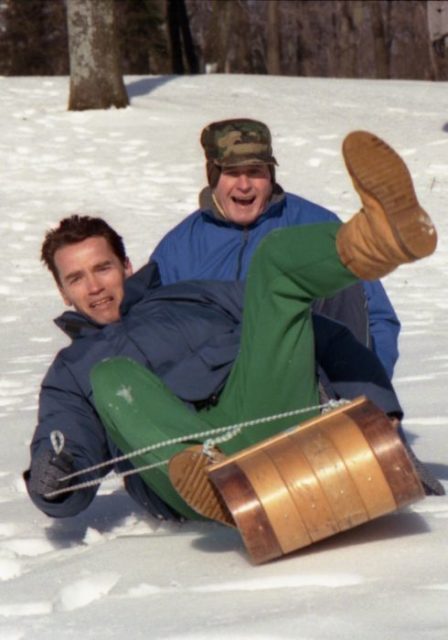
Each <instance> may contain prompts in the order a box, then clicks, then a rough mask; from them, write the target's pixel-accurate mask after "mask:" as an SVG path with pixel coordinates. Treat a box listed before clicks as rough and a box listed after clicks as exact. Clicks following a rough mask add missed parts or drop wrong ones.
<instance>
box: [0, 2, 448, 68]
mask: <svg viewBox="0 0 448 640" xmlns="http://www.w3.org/2000/svg"><path fill="white" fill-rule="evenodd" d="M93 1H98V0H93ZM447 4H448V3H446V2H425V1H424V0H329V1H328V0H307V1H305V2H303V1H301V0H115V12H116V24H117V26H118V30H117V32H118V33H117V37H118V39H119V43H118V45H119V49H120V55H121V66H122V69H123V73H125V74H169V73H176V74H182V73H198V72H199V73H203V72H211V71H214V72H221V73H261V74H268V73H269V74H278V75H292V76H323V77H326V76H331V77H354V78H403V79H422V80H447V79H448V50H446V47H445V44H446V42H447V39H448V38H446V37H444V36H443V37H442V38H439V39H438V40H437V41H434V33H432V32H431V19H430V18H431V16H429V15H428V14H429V13H430V12H432V13H433V22H434V16H435V17H436V19H438V18H439V16H440V15H441V12H443V11H444V12H445V14H444V15H445V17H446V12H447V11H448V9H447V8H446V5H447ZM437 12H438V13H437ZM432 31H434V29H433V30H432ZM0 33H1V38H0V74H2V75H67V74H69V55H68V43H67V40H68V39H67V25H66V3H65V0H3V1H2V2H0ZM442 35H443V34H442ZM447 35H448V34H447Z"/></svg>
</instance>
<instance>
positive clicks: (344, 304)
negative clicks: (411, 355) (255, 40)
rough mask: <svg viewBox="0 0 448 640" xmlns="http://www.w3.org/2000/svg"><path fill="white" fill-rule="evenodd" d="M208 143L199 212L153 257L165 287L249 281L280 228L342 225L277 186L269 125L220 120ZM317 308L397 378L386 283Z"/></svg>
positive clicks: (395, 328) (394, 323)
mask: <svg viewBox="0 0 448 640" xmlns="http://www.w3.org/2000/svg"><path fill="white" fill-rule="evenodd" d="M201 145H202V147H203V149H204V152H205V158H206V173H207V179H208V187H206V188H205V189H203V191H202V192H201V194H200V197H199V209H198V210H197V211H195V212H194V213H192V214H191V215H189V216H188V217H187V218H185V220H183V221H182V222H181V223H180V224H178V225H177V226H176V227H175V228H174V229H172V230H171V231H170V232H168V234H167V235H166V236H165V237H164V238H163V239H162V240H161V241H160V243H159V244H158V246H157V247H156V249H155V251H154V252H153V254H152V256H151V259H152V260H155V261H156V262H157V264H158V266H159V270H160V277H161V280H162V284H172V283H174V282H178V281H180V280H196V279H198V280H240V279H244V278H246V276H247V273H248V269H249V265H250V262H251V260H252V256H253V255H254V252H255V250H256V248H257V246H258V244H259V243H260V241H261V240H262V239H263V238H265V237H266V235H267V234H268V233H270V232H271V231H272V230H273V229H282V228H285V227H290V226H297V225H308V224H319V223H321V222H335V221H337V220H338V218H337V217H336V216H335V214H334V213H332V212H331V211H328V210H327V209H324V208H323V207H321V206H319V205H317V204H315V203H314V202H310V201H308V200H305V199H304V198H302V197H300V196H297V195H294V194H292V193H285V192H284V191H283V189H282V188H281V186H280V185H279V184H278V183H277V182H276V176H275V168H276V165H277V161H276V159H275V157H274V155H273V149H272V141H271V133H270V131H269V129H268V127H267V126H266V125H265V124H264V123H263V122H259V121H257V120H251V119H249V118H234V119H231V120H223V121H219V122H213V123H211V124H209V125H208V126H206V127H205V128H204V129H203V131H202V134H201ZM313 309H314V310H315V311H316V312H317V313H319V314H323V315H326V316H328V317H330V318H333V319H335V320H337V321H339V322H342V323H343V324H345V325H346V326H347V327H348V328H349V329H350V330H351V331H352V333H353V334H354V335H355V336H356V338H357V339H358V340H359V341H360V342H362V343H363V344H365V345H366V346H368V347H370V348H372V349H373V351H374V352H375V353H376V354H377V356H378V357H379V359H380V360H381V362H382V364H383V366H384V368H385V369H386V372H387V373H388V375H389V377H390V378H391V379H392V374H393V370H394V366H395V363H396V361H397V359H398V334H399V331H400V323H399V321H398V318H397V315H396V313H395V311H394V309H393V307H392V305H391V303H390V301H389V299H388V297H387V294H386V292H385V290H384V288H383V286H382V284H381V283H380V282H379V281H366V280H365V279H364V281H363V282H359V283H356V284H354V285H352V286H351V287H349V288H347V289H344V290H343V291H342V292H339V293H337V294H336V296H335V297H331V298H330V299H320V300H316V301H314V303H313Z"/></svg>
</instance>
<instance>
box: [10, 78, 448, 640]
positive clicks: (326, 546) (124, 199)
mask: <svg viewBox="0 0 448 640" xmlns="http://www.w3.org/2000/svg"><path fill="white" fill-rule="evenodd" d="M127 86H128V90H129V94H130V96H131V97H132V104H131V107H130V108H128V109H126V110H121V111H116V110H111V111H108V112H103V111H98V112H84V113H68V112H67V111H66V104H67V95H68V81H67V78H20V79H19V78H0V97H1V99H0V116H1V117H0V167H1V179H0V233H1V247H2V253H1V255H2V269H1V273H0V330H1V370H0V429H1V431H0V437H1V443H2V445H1V448H0V513H1V517H0V639H1V640H42V639H47V638H48V639H50V638H57V639H58V640H69V639H72V638H76V639H78V638H80V637H82V638H95V640H102V639H106V638H107V639H108V640H115V639H117V640H118V639H120V640H121V639H122V638H123V637H127V638H129V639H130V640H131V639H132V640H139V639H140V638H142V639H143V638H145V639H147V638H152V639H159V638H160V639H161V638H164V639H165V638H166V639H168V638H169V639H170V640H174V639H175V638H182V639H183V640H199V639H202V638H207V639H208V640H217V639H222V638H230V637H232V638H234V639H235V640H248V639H252V638H257V639H260V640H261V639H270V640H276V639H280V638H282V639H284V638H294V639H300V640H327V639H328V640H339V639H345V638H350V639H353V638H361V637H362V638H363V639H366V640H377V639H379V638H381V640H388V639H391V640H392V639H394V640H397V639H398V640H404V639H406V640H417V639H418V640H422V639H425V640H426V639H428V640H437V639H439V638H440V639H441V638H446V637H447V632H448V552H447V534H448V498H428V499H426V500H424V501H422V502H419V503H417V504H416V505H414V506H413V507H411V508H409V509H407V510H405V511H403V512H400V513H395V514H393V515H390V516H387V517H384V518H381V519H378V520H376V521H374V522H371V523H369V524H367V525H364V526H362V527H359V528H358V529H353V530H351V531H349V532H347V533H345V534H341V535H339V536H337V537H334V538H332V539H329V540H326V541H324V542H322V543H320V544H318V545H315V546H313V547H309V548H307V549H305V550H303V551H302V552H300V553H297V554H295V555H293V556H290V557H287V558H284V559H282V560H280V561H278V562H275V563H271V564H268V565H264V566H261V567H253V566H251V564H250V563H249V562H248V560H247V556H246V554H245V551H244V548H243V545H242V543H241V540H240V539H239V536H238V534H237V533H236V532H234V531H231V530H230V529H227V528H224V527H221V526H219V525H217V524H214V523H210V524H184V525H167V524H159V523H158V522H154V521H152V520H150V519H148V518H147V517H146V516H145V514H143V513H142V512H141V511H139V510H138V508H137V507H136V506H135V505H134V504H133V503H132V502H131V501H130V499H128V498H127V496H126V494H125V493H124V492H123V491H122V490H121V489H120V487H119V486H118V485H117V484H116V483H113V482H112V483H110V482H109V483H106V484H105V485H104V486H103V487H102V489H101V490H100V494H99V496H98V497H97V498H96V500H95V501H94V503H93V504H92V505H91V507H90V508H89V509H88V510H87V511H86V512H84V513H83V514H81V515H80V516H78V517H77V518H73V519H67V520H63V521H54V522H53V521H51V520H50V519H48V518H46V517H45V516H44V515H43V514H41V513H40V512H38V511H37V510H36V509H35V508H34V507H33V505H32V504H31V502H30V501H29V500H28V498H27V496H26V493H25V490H24V486H23V483H22V479H21V472H22V470H23V469H24V468H26V466H27V463H28V449H27V447H28V444H29V441H30V438H31V435H32V432H33V429H34V424H35V414H36V403H37V393H38V388H39V383H40V380H41V378H42V376H43V374H44V372H45V370H46V368H47V366H48V365H49V363H50V362H51V360H52V357H53V355H54V353H55V352H56V350H57V349H58V348H60V347H61V346H63V345H64V344H65V338H64V336H63V335H62V334H60V333H58V331H57V329H56V328H55V327H54V325H53V324H52V322H51V319H52V318H53V317H54V316H55V315H57V314H58V313H59V312H60V311H61V310H62V303H61V301H60V299H59V297H58V294H57V292H56V290H55V287H54V285H53V282H52V280H51V278H50V275H49V274H48V273H46V272H45V271H44V269H43V268H42V267H41V265H40V264H39V248H40V243H41V241H42V237H43V234H44V232H45V230H46V229H47V228H48V227H49V226H51V225H53V224H55V223H56V222H57V221H58V220H59V218H61V217H62V216H64V215H67V214H69V213H72V212H75V211H77V212H84V213H91V214H99V215H102V216H104V217H105V218H106V219H107V220H108V221H109V222H110V223H111V224H113V225H114V226H116V227H117V229H118V230H119V231H120V232H121V233H122V234H123V235H124V238H125V240H126V243H127V246H128V250H129V253H130V255H131V257H132V258H133V261H134V266H139V265H140V264H141V263H142V262H143V261H144V260H146V259H147V256H148V255H149V253H150V251H151V249H152V248H153V247H154V246H155V244H156V242H157V241H158V240H159V238H161V237H162V235H163V234H164V233H165V232H166V231H167V230H168V229H169V228H170V227H171V226H172V225H173V224H175V223H176V222H178V221H179V220H180V219H181V218H182V217H183V216H184V215H186V214H187V213H189V212H190V211H192V210H193V209H194V208H195V207H196V201H197V193H198V191H199V189H200V187H201V186H203V183H204V176H205V173H204V167H203V159H202V153H201V148H200V145H199V132H200V130H201V128H202V127H203V126H204V125H205V124H207V123H208V122H210V121H211V120H216V119H221V118H225V117H231V116H236V115H239V116H241V115H243V116H249V117H255V118H260V119H262V120H264V121H266V122H267V123H268V124H269V126H270V127H271V130H272V133H273V137H274V149H275V155H276V157H277V160H278V162H279V165H280V166H279V169H278V179H279V182H280V183H281V184H282V185H283V186H284V188H285V189H287V190H290V191H294V192H299V193H301V194H302V195H304V196H305V197H308V198H310V199H313V200H315V201H317V202H319V203H320V204H322V205H324V206H327V207H329V208H330V209H332V210H334V211H335V212H337V213H338V214H340V215H341V216H342V217H344V216H345V215H346V214H349V213H351V212H353V211H355V210H356V209H357V207H358V200H357V197H356V195H355V194H354V192H353V190H352V188H351V184H350V181H349V179H348V177H347V175H346V173H345V171H344V168H343V163H342V160H341V157H340V152H339V149H340V145H341V141H342V139H343V137H344V135H345V134H346V133H347V132H348V131H350V130H353V129H359V128H362V129H368V130H371V131H374V132H375V133H377V134H378V135H380V136H382V137H384V138H386V139H387V140H388V141H389V142H390V143H391V144H392V145H393V146H395V147H396V148H397V150H398V151H399V152H400V153H401V154H402V155H403V156H404V157H405V158H406V160H407V162H408V164H409V167H410V170H411V172H412V175H413V176H414V179H415V182H416V185H417V191H418V193H419V196H420V199H421V202H422V204H423V205H424V206H425V207H426V208H427V209H428V210H429V211H430V212H431V213H432V215H433V218H434V220H435V222H436V224H437V226H438V229H439V234H440V244H439V249H438V251H437V253H436V254H435V255H434V256H432V257H431V258H430V259H428V260H426V261H425V262H424V263H420V264H417V265H410V266H407V267H405V268H403V269H400V270H399V271H398V272H396V273H394V274H393V275H391V276H389V277H388V278H387V279H386V280H385V285H386V288H387V290H388V292H389V295H390V297H391V299H392V301H393V303H394V305H395V307H396V309H397V311H398V313H399V315H400V318H401V320H402V324H403V330H402V335H401V342H400V346H401V358H400V361H399V364H398V367H397V370H396V374H395V383H396V386H397V388H398V391H399V395H400V398H401V400H402V404H403V406H404V407H405V410H406V421H405V429H406V430H407V432H408V434H409V435H410V438H411V440H412V442H413V446H414V448H415V451H416V453H417V455H418V456H419V457H421V458H422V459H423V460H426V461H428V463H429V464H430V466H431V468H432V470H433V471H434V472H435V473H436V474H437V475H438V476H439V477H440V478H441V479H442V481H444V483H445V486H448V466H447V455H448V441H447V436H446V430H447V427H448V411H447V408H446V405H445V398H446V395H447V393H446V388H447V379H448V349H447V346H448V337H447V336H448V326H447V325H448V319H447V309H448V301H447V300H446V293H445V287H446V284H447V282H448V279H447V275H448V260H447V254H448V248H447V244H446V236H447V231H448V221H447V220H446V219H445V217H444V214H445V209H446V208H447V205H448V197H447V193H448V124H447V123H448V101H447V98H446V96H447V85H446V83H439V84H434V83H424V82H403V81H401V82H400V81H363V80H328V79H325V80H324V79H305V78H275V77H261V76H260V77H256V76H218V75H216V76H198V77H182V78H176V77H142V78H135V77H132V78H128V79H127Z"/></svg>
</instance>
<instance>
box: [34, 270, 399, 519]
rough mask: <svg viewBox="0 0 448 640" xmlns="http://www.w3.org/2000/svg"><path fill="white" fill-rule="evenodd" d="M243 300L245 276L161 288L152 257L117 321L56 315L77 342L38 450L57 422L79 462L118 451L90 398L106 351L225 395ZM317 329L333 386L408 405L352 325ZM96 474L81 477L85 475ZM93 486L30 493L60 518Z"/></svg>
mask: <svg viewBox="0 0 448 640" xmlns="http://www.w3.org/2000/svg"><path fill="white" fill-rule="evenodd" d="M242 305H243V285H242V283H230V282H184V283H179V284H175V285H170V286H163V287H161V286H160V279H159V276H158V271H157V266H156V264H155V263H149V264H148V265H146V266H145V267H144V268H143V269H141V270H140V271H139V272H137V273H136V274H135V275H134V276H132V277H131V278H129V279H128V280H127V281H126V283H125V296H124V300H123V303H122V306H121V320H120V321H119V322H115V323H112V324H109V325H106V326H101V325H97V324H95V323H93V322H92V321H90V320H88V319H87V318H85V317H84V316H82V315H80V314H78V313H76V312H67V313H64V314H63V315H62V316H61V317H60V318H59V319H57V321H56V323H57V325H58V326H59V327H60V328H61V329H63V330H64V331H65V332H66V333H68V335H69V336H70V337H71V339H72V343H71V344H70V346H68V347H66V348H64V349H62V350H61V351H60V352H59V353H58V355H57V356H56V358H55V360H54V362H53V364H52V365H51V367H50V368H49V370H48V372H47V374H46V376H45V378H44V380H43V382H42V387H41V393H40V401H39V423H38V426H37V428H36V431H35V434H34V437H33V440H32V443H31V456H32V459H33V458H34V457H35V456H37V455H38V454H39V453H40V452H42V450H47V449H51V443H50V434H51V432H52V431H54V430H60V431H62V432H63V433H64V436H65V448H64V450H65V451H66V452H67V453H70V454H71V455H72V456H73V457H74V460H75V467H76V468H77V469H84V468H86V467H90V466H92V465H95V464H98V463H100V462H104V461H106V460H109V459H110V458H112V457H116V456H117V455H119V452H118V451H117V449H116V447H115V445H114V444H113V443H112V442H111V441H110V440H109V439H108V437H107V435H106V431H105V429H104V428H103V426H102V424H101V422H100V419H99V417H98V414H97V413H96V411H95V407H94V405H93V400H92V389H91V385H90V375H89V374H90V371H91V369H92V367H93V366H94V365H95V364H96V363H97V362H99V361H101V360H103V359H104V358H108V357H113V356H126V357H129V358H132V359H134V360H136V361H137V362H139V363H140V364H142V365H144V366H145V367H148V368H149V369H151V370H152V371H154V372H155V373H156V374H157V375H158V376H159V377H160V378H161V379H162V380H163V381H164V383H165V384H166V385H167V386H168V387H169V388H170V389H171V390H172V391H173V392H174V393H175V394H176V395H177V396H179V397H180V398H182V399H183V400H184V401H185V402H187V403H189V404H190V405H193V403H195V402H199V401H206V400H207V399H208V398H209V397H210V396H213V395H214V394H218V393H219V391H220V390H221V389H222V387H223V385H224V384H225V380H226V378H227V376H228V374H229V371H230V369H231V367H232V364H233V361H234V360H235V358H236V355H237V353H238V349H239V343H240V327H241V322H240V321H241V317H242ZM315 333H316V343H317V346H316V356H317V360H318V362H319V363H320V366H321V367H322V369H323V370H324V372H325V373H324V374H323V375H325V376H326V377H327V378H328V379H329V380H330V383H331V393H332V395H334V396H335V397H338V396H339V397H346V398H354V397H356V396H359V395H361V394H363V393H364V394H365V395H367V396H368V397H370V399H371V400H372V401H374V402H375V403H376V404H377V405H378V406H379V407H380V408H382V409H383V410H384V411H386V412H388V413H396V414H398V415H399V414H400V413H401V408H400V406H399V404H398V401H397V398H396V396H395V393H394V391H393V389H392V387H391V385H390V382H389V380H388V377H387V375H386V373H385V371H384V369H383V368H382V366H381V364H380V363H379V361H378V359H377V358H376V356H375V355H374V354H373V353H372V352H371V351H369V350H368V349H367V348H365V347H363V346H362V345H360V344H359V343H358V342H357V341H356V340H355V339H354V337H353V335H352V334H351V333H350V332H349V331H348V330H347V329H346V328H345V327H343V326H342V325H340V324H339V323H335V322H332V321H330V320H328V319H326V318H324V317H318V316H316V317H315ZM192 408H193V407H192ZM31 467H32V463H31ZM128 468H130V467H129V463H128V462H126V463H121V464H119V465H118V466H117V467H116V469H117V471H123V470H125V469H128ZM109 470H110V469H107V470H106V471H104V472H102V473H103V474H104V473H106V472H107V471H109ZM98 475H99V472H97V473H96V474H92V475H90V476H83V480H85V479H90V478H93V477H98ZM28 478H29V472H26V473H25V480H26V481H27V480H28ZM126 488H127V490H128V492H129V493H130V495H131V496H132V497H133V498H134V499H136V500H137V501H138V502H139V503H140V504H141V505H142V506H143V507H144V508H146V509H147V510H148V511H149V512H150V513H152V514H154V515H158V516H161V517H165V518H170V517H174V515H173V513H172V511H170V509H169V508H168V507H167V506H166V505H165V504H164V503H163V502H162V501H161V500H160V499H159V498H158V497H157V496H156V495H155V494H154V493H153V492H152V491H151V490H150V489H149V488H148V487H147V486H146V485H145V484H144V482H143V481H142V480H141V479H140V477H139V476H138V475H132V476H129V477H128V478H127V481H126ZM95 494H96V488H95V487H93V488H88V489H84V490H80V491H75V492H73V493H71V494H68V495H67V497H66V498H65V499H63V500H61V501H60V502H56V501H55V502H51V501H47V500H45V499H43V498H42V497H41V496H38V495H36V494H33V493H32V492H30V496H31V499H32V500H33V502H34V503H35V504H36V506H37V507H38V508H39V509H41V510H42V511H44V512H45V513H46V514H48V515H49V516H53V517H66V516H73V515H76V514H77V513H79V512H80V511H82V510H83V509H85V508H86V507H87V506H88V505H89V504H90V502H91V501H92V500H93V498H94V496H95Z"/></svg>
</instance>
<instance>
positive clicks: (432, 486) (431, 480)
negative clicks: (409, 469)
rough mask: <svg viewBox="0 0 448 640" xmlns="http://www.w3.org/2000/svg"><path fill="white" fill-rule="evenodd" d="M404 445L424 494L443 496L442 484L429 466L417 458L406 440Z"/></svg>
mask: <svg viewBox="0 0 448 640" xmlns="http://www.w3.org/2000/svg"><path fill="white" fill-rule="evenodd" d="M404 446H405V449H406V451H407V452H408V456H409V457H410V459H411V461H412V464H413V465H414V467H415V470H416V471H417V475H418V477H419V478H420V482H421V483H422V485H423V489H424V491H425V495H427V496H444V495H445V489H444V487H443V484H442V483H441V482H440V481H439V480H437V478H436V477H435V476H434V475H433V473H432V472H431V471H430V470H429V467H428V466H427V465H426V464H424V463H423V462H422V461H421V460H419V459H418V458H417V456H416V455H415V453H414V452H413V451H412V449H411V447H410V446H409V444H408V443H407V442H404Z"/></svg>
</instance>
